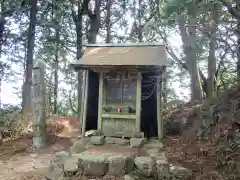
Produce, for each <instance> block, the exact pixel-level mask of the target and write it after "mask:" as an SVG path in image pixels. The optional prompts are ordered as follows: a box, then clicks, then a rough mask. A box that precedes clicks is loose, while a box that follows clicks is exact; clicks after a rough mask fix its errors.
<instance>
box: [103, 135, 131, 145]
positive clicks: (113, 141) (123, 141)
mask: <svg viewBox="0 0 240 180" xmlns="http://www.w3.org/2000/svg"><path fill="white" fill-rule="evenodd" d="M105 142H106V144H120V145H127V144H129V143H130V142H129V140H127V139H123V138H115V137H106V138H105Z"/></svg>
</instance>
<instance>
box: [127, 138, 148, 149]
mask: <svg viewBox="0 0 240 180" xmlns="http://www.w3.org/2000/svg"><path fill="white" fill-rule="evenodd" d="M145 142H146V139H145V138H131V139H130V146H131V147H141V146H142V145H143V144H144V143H145Z"/></svg>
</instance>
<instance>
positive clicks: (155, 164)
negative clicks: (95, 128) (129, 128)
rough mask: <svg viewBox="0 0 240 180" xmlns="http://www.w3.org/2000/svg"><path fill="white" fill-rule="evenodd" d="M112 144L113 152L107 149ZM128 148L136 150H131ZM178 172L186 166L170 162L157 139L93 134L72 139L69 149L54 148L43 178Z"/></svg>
mask: <svg viewBox="0 0 240 180" xmlns="http://www.w3.org/2000/svg"><path fill="white" fill-rule="evenodd" d="M113 144H115V145H114V147H115V148H116V149H115V150H116V152H114V151H115V150H113V151H112V152H111V151H110V150H109V149H111V146H113ZM101 147H105V149H101ZM131 147H133V148H131ZM99 149H100V150H101V151H99ZM121 149H123V150H124V152H122V151H121ZM131 149H132V150H134V151H133V152H135V153H130V152H129V151H130V150H131ZM141 154H143V155H141ZM178 173H180V174H186V173H189V170H188V169H185V168H180V167H172V166H170V165H169V163H168V162H167V158H166V156H165V153H164V150H163V145H162V144H161V143H160V142H159V141H158V140H157V139H151V140H148V141H147V140H146V139H145V138H131V139H130V141H129V140H126V139H122V138H112V137H111V138H110V137H107V138H105V137H103V136H92V137H90V138H85V137H84V138H82V139H77V140H74V142H73V146H72V147H71V148H70V153H68V152H65V151H61V152H57V153H56V154H55V155H54V157H53V159H52V160H51V164H50V166H49V168H48V169H47V171H46V179H48V180H56V178H60V177H63V178H64V177H72V176H74V177H75V176H76V177H79V176H81V177H84V176H94V177H102V176H104V175H107V174H109V175H111V176H116V177H124V179H125V180H135V179H136V180H137V179H140V180H141V179H144V180H146V179H162V178H163V177H164V176H169V175H171V174H178Z"/></svg>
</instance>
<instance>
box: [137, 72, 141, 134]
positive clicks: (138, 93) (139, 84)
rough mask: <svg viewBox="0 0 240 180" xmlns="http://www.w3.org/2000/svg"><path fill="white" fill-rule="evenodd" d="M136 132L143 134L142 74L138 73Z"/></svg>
mask: <svg viewBox="0 0 240 180" xmlns="http://www.w3.org/2000/svg"><path fill="white" fill-rule="evenodd" d="M136 88H137V89H136V91H137V92H136V132H135V133H139V132H141V108H142V105H141V101H142V96H141V94H142V73H141V72H138V73H137V87H136Z"/></svg>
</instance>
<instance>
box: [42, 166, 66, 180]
mask: <svg viewBox="0 0 240 180" xmlns="http://www.w3.org/2000/svg"><path fill="white" fill-rule="evenodd" d="M45 178H46V179H47V180H62V179H63V178H64V173H63V169H62V168H61V167H59V166H58V165H57V164H50V166H49V167H48V168H47V169H46V172H45Z"/></svg>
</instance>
